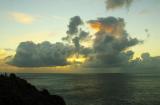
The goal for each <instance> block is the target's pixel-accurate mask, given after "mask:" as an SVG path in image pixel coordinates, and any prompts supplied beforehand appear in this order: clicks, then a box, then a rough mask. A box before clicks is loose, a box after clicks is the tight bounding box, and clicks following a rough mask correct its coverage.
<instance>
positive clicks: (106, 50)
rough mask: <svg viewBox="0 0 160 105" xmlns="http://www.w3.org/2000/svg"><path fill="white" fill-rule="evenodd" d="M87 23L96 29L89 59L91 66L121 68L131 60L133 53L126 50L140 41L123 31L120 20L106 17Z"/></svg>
mask: <svg viewBox="0 0 160 105" xmlns="http://www.w3.org/2000/svg"><path fill="white" fill-rule="evenodd" d="M88 23H89V24H90V25H91V27H92V28H93V29H96V30H97V32H96V33H95V39H94V44H93V49H94V51H95V54H94V56H92V57H91V60H90V61H91V62H90V61H89V63H91V65H94V66H95V65H98V66H122V65H125V64H127V63H128V62H129V60H130V59H132V57H133V54H134V52H133V51H127V52H126V50H127V49H128V48H130V47H133V46H135V45H137V44H139V43H142V41H140V40H138V39H137V38H131V37H130V36H129V34H128V33H127V32H126V30H125V22H124V19H122V18H115V17H106V18H98V19H97V20H90V21H88Z"/></svg>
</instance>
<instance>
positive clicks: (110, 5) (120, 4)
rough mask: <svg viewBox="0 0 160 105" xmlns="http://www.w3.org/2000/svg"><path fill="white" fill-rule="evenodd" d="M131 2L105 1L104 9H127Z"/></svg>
mask: <svg viewBox="0 0 160 105" xmlns="http://www.w3.org/2000/svg"><path fill="white" fill-rule="evenodd" d="M132 2H133V0H106V8H107V9H108V10H112V9H117V8H121V7H129V6H130V5H131V4H132Z"/></svg>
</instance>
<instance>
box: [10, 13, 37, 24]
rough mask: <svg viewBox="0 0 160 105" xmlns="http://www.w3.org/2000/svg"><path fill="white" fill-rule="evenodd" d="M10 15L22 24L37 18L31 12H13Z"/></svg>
mask: <svg viewBox="0 0 160 105" xmlns="http://www.w3.org/2000/svg"><path fill="white" fill-rule="evenodd" d="M10 16H11V17H12V18H13V19H14V20H15V21H16V22H19V23H22V24H31V23H33V21H34V20H35V18H34V17H33V16H31V15H29V14H26V13H21V12H12V13H10Z"/></svg>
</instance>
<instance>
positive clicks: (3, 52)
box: [0, 49, 15, 60]
mask: <svg viewBox="0 0 160 105" xmlns="http://www.w3.org/2000/svg"><path fill="white" fill-rule="evenodd" d="M13 55H15V51H14V50H12V49H0V60H5V59H6V57H8V56H13Z"/></svg>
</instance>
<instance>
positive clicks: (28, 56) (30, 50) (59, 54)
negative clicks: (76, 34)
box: [10, 41, 72, 67]
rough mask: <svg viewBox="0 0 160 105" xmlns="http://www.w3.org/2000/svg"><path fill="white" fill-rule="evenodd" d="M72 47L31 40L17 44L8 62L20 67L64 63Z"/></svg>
mask: <svg viewBox="0 0 160 105" xmlns="http://www.w3.org/2000/svg"><path fill="white" fill-rule="evenodd" d="M71 52H72V47H71V46H67V45H64V44H62V43H55V44H51V43H50V42H47V41H45V42H42V43H39V44H35V43H33V42H31V41H28V42H22V43H20V44H19V46H18V48H17V51H16V55H15V56H14V58H13V59H12V61H10V64H12V65H15V66H20V67H42V66H60V65H66V64H67V62H66V58H67V57H68V56H69V55H70V54H71Z"/></svg>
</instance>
